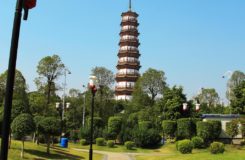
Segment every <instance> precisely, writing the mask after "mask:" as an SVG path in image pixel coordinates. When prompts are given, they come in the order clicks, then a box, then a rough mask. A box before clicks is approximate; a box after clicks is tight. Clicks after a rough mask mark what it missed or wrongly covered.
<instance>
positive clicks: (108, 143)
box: [107, 140, 115, 148]
mask: <svg viewBox="0 0 245 160" xmlns="http://www.w3.org/2000/svg"><path fill="white" fill-rule="evenodd" d="M107 146H108V147H109V148H113V147H114V146H115V142H114V140H108V141H107Z"/></svg>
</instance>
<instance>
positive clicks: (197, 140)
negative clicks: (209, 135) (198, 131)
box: [191, 136, 204, 148]
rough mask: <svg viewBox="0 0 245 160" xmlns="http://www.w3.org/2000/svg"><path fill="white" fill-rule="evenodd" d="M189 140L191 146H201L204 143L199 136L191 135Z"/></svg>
mask: <svg viewBox="0 0 245 160" xmlns="http://www.w3.org/2000/svg"><path fill="white" fill-rule="evenodd" d="M191 142H192V144H193V148H202V147H203V145H204V141H203V139H202V138H201V137H197V136H196V137H192V139H191Z"/></svg>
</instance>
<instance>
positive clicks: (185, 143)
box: [177, 139, 193, 154]
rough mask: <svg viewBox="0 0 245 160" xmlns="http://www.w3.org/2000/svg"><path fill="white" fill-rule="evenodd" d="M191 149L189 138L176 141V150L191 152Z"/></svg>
mask: <svg viewBox="0 0 245 160" xmlns="http://www.w3.org/2000/svg"><path fill="white" fill-rule="evenodd" d="M192 149H193V145H192V143H191V141H190V140H189V139H184V140H181V141H178V143H177V150H178V151H180V153H182V154H187V153H191V152H192Z"/></svg>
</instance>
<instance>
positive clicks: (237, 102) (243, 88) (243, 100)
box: [231, 80, 245, 114]
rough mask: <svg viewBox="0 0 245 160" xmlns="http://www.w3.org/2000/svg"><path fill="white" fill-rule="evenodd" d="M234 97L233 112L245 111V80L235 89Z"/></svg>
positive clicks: (241, 112)
mask: <svg viewBox="0 0 245 160" xmlns="http://www.w3.org/2000/svg"><path fill="white" fill-rule="evenodd" d="M233 93H234V97H233V99H232V101H231V108H232V112H233V113H240V114H243V113H245V80H244V81H243V82H241V84H239V85H238V86H237V87H235V88H234V90H233Z"/></svg>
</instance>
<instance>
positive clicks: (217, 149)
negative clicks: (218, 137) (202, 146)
mask: <svg viewBox="0 0 245 160" xmlns="http://www.w3.org/2000/svg"><path fill="white" fill-rule="evenodd" d="M224 151H225V145H224V144H223V143H221V142H213V143H211V145H210V152H211V153H212V154H218V153H224Z"/></svg>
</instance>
